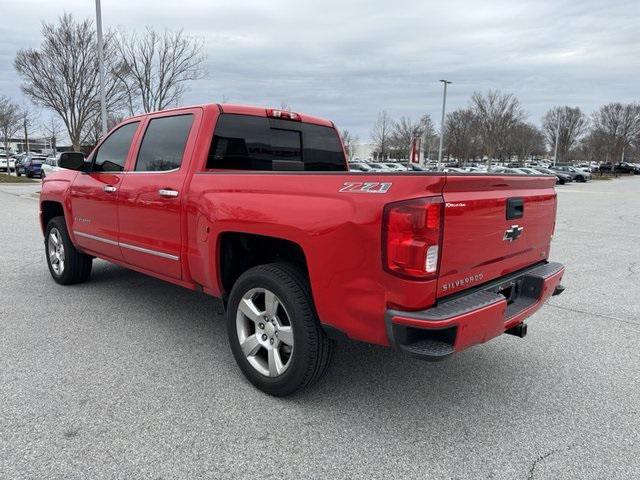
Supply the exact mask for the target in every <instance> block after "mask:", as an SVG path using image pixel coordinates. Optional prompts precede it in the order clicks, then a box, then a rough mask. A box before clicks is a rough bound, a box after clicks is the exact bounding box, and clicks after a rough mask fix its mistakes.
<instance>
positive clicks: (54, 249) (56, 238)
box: [45, 217, 93, 285]
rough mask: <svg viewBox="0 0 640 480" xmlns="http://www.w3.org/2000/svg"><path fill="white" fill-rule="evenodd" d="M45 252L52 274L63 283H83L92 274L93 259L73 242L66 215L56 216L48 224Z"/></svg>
mask: <svg viewBox="0 0 640 480" xmlns="http://www.w3.org/2000/svg"><path fill="white" fill-rule="evenodd" d="M45 254H46V256H47V265H48V266H49V272H51V276H52V277H53V279H54V280H55V281H56V282H58V283H60V284H61V285H70V284H73V283H81V282H84V281H86V280H87V279H88V278H89V275H91V265H92V260H93V259H92V257H90V256H89V255H85V254H84V253H82V252H80V251H79V250H78V249H76V247H74V245H73V243H71V239H70V238H69V233H68V232H67V225H66V223H65V221H64V217H54V218H52V219H51V220H50V221H49V223H48V224H47V229H46V232H45Z"/></svg>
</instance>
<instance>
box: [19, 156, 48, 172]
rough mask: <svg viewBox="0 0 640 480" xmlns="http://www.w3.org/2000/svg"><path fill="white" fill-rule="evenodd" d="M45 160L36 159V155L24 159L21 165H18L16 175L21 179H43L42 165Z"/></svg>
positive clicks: (41, 158)
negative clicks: (21, 177)
mask: <svg viewBox="0 0 640 480" xmlns="http://www.w3.org/2000/svg"><path fill="white" fill-rule="evenodd" d="M45 160H46V158H45V157H36V156H35V155H34V156H28V157H24V158H23V159H22V160H21V161H20V163H19V164H18V163H16V175H18V176H19V177H20V176H22V175H26V176H27V177H28V178H33V177H40V178H42V164H43V163H44V162H45Z"/></svg>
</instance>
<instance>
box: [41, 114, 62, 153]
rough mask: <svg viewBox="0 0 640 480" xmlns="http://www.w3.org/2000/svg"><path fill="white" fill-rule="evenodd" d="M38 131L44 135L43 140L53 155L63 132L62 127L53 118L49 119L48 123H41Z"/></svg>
mask: <svg viewBox="0 0 640 480" xmlns="http://www.w3.org/2000/svg"><path fill="white" fill-rule="evenodd" d="M40 130H41V131H42V133H43V134H44V137H45V139H47V140H48V142H49V145H50V146H51V149H52V150H53V152H54V153H55V152H56V146H57V145H58V140H60V136H61V135H62V132H63V131H64V127H63V126H62V125H60V122H59V121H58V120H57V119H56V118H55V117H51V118H50V119H49V121H48V122H46V123H43V124H42V125H41V126H40Z"/></svg>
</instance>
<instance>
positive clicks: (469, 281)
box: [442, 273, 484, 292]
mask: <svg viewBox="0 0 640 480" xmlns="http://www.w3.org/2000/svg"><path fill="white" fill-rule="evenodd" d="M483 277H484V274H483V273H478V274H476V275H471V276H469V277H464V278H461V279H460V280H455V281H453V282H449V283H445V284H443V285H442V290H443V291H445V292H446V291H448V290H453V289H455V288H458V287H463V286H465V285H470V284H472V283H477V282H479V281H480V280H482V278H483Z"/></svg>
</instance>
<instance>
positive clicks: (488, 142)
mask: <svg viewBox="0 0 640 480" xmlns="http://www.w3.org/2000/svg"><path fill="white" fill-rule="evenodd" d="M471 108H472V110H473V113H474V114H475V116H476V118H477V121H478V127H479V128H478V131H479V134H480V139H481V141H482V148H483V152H484V154H486V155H487V156H488V157H489V168H491V160H492V159H493V158H495V157H496V155H497V154H498V153H499V152H500V151H501V150H502V149H503V147H504V144H505V140H506V138H507V135H508V133H509V130H510V129H511V128H512V127H513V126H514V125H516V124H517V123H518V122H520V121H523V120H524V118H525V114H524V112H523V111H522V108H521V107H520V102H519V101H518V99H517V98H516V97H515V96H514V95H513V94H510V93H501V92H499V91H497V90H489V91H488V92H487V93H485V94H483V93H480V92H475V93H474V94H473V95H472V97H471Z"/></svg>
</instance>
